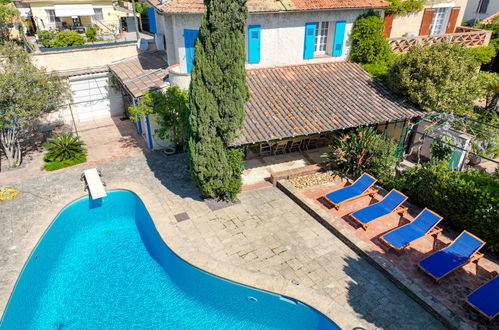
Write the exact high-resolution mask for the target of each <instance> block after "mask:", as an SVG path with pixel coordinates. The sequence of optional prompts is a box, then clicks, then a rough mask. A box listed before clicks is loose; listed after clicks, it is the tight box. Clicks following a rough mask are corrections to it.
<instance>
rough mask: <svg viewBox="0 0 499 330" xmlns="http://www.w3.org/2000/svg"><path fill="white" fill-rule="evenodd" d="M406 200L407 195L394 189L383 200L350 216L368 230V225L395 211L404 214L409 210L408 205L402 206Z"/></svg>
mask: <svg viewBox="0 0 499 330" xmlns="http://www.w3.org/2000/svg"><path fill="white" fill-rule="evenodd" d="M406 200H407V196H405V195H404V194H402V193H401V192H400V191H398V190H395V189H392V190H391V191H390V192H389V193H388V195H386V196H385V198H383V199H382V200H381V201H379V202H378V203H376V204H372V205H369V206H366V207H364V208H363V209H360V210H358V211H355V212H353V213H351V214H350V217H351V218H352V219H353V220H354V221H355V222H357V223H358V224H360V225H361V226H362V228H364V230H367V227H368V226H369V225H370V224H371V223H373V222H374V221H376V220H380V219H383V218H385V217H387V216H389V215H391V214H393V213H398V214H399V215H400V216H402V215H403V214H404V212H405V211H407V207H405V206H402V204H403V203H404V202H405V201H406Z"/></svg>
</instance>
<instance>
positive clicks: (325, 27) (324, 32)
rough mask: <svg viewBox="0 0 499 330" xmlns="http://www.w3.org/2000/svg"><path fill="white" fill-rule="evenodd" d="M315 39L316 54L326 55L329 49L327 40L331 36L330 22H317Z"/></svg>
mask: <svg viewBox="0 0 499 330" xmlns="http://www.w3.org/2000/svg"><path fill="white" fill-rule="evenodd" d="M316 24H317V26H316V27H315V40H314V55H325V54H326V51H327V44H328V43H327V42H328V37H329V28H330V26H331V23H330V22H327V21H321V22H317V23H316Z"/></svg>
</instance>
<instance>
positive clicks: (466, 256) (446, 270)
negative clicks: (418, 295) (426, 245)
mask: <svg viewBox="0 0 499 330" xmlns="http://www.w3.org/2000/svg"><path fill="white" fill-rule="evenodd" d="M484 245H485V242H484V241H482V240H481V239H479V238H478V237H476V236H475V235H473V234H471V233H469V232H467V231H466V230H465V231H463V232H462V233H461V234H460V235H459V236H458V237H457V238H456V239H455V240H454V241H453V242H452V243H451V244H450V245H449V246H447V247H446V248H444V249H442V250H440V251H438V252H437V253H435V254H432V255H431V256H429V257H427V258H426V259H424V260H422V261H421V262H420V263H419V264H418V266H419V269H421V270H422V271H423V272H425V273H426V274H428V275H429V276H431V277H432V278H433V279H434V280H435V281H436V282H437V283H438V282H440V281H441V280H442V279H443V278H444V277H445V276H447V275H449V274H450V273H452V272H453V271H456V270H458V269H459V268H461V267H464V266H465V265H467V264H468V263H470V262H477V263H478V260H479V259H480V258H481V257H483V254H481V253H479V252H478V251H479V250H480V249H481V248H482V247H483V246H484Z"/></svg>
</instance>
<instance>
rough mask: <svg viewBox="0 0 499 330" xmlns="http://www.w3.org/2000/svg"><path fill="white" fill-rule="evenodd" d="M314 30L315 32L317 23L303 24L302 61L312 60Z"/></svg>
mask: <svg viewBox="0 0 499 330" xmlns="http://www.w3.org/2000/svg"><path fill="white" fill-rule="evenodd" d="M316 30H317V23H315V22H309V23H307V24H305V47H304V50H303V58H304V59H308V58H314V50H315V49H314V48H315V33H316Z"/></svg>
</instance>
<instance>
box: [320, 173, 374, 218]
mask: <svg viewBox="0 0 499 330" xmlns="http://www.w3.org/2000/svg"><path fill="white" fill-rule="evenodd" d="M376 181H378V180H376V179H375V178H373V177H372V176H370V175H369V174H367V173H364V174H362V175H361V176H360V177H359V178H358V179H357V180H355V182H354V183H352V185H350V186H348V187H343V188H341V189H338V190H335V191H333V192H331V193H329V194H327V195H326V196H323V197H324V198H325V199H326V200H327V201H328V202H330V203H331V204H333V206H334V207H335V208H336V209H337V210H339V209H340V206H341V204H343V203H346V202H348V201H352V200H354V199H357V198H360V197H364V196H367V195H370V196H373V195H374V194H375V193H377V192H378V190H377V189H376V188H374V187H373V185H374V184H375V183H376Z"/></svg>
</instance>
